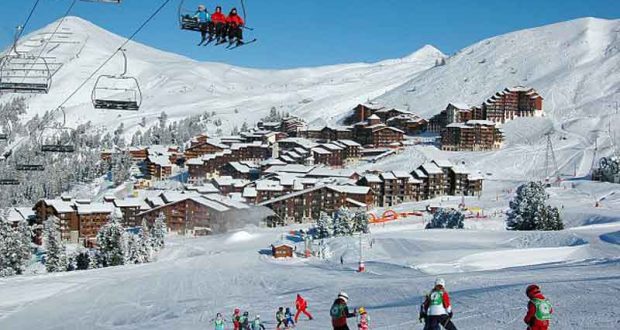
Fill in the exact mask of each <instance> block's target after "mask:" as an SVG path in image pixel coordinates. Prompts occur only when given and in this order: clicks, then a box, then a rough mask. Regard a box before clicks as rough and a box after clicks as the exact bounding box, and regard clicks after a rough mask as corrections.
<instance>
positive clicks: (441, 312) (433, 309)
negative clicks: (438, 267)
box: [423, 278, 456, 330]
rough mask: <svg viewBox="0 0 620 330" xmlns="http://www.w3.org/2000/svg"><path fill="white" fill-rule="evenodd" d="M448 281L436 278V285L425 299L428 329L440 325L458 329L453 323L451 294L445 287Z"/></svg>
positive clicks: (448, 328) (451, 329) (449, 329)
mask: <svg viewBox="0 0 620 330" xmlns="http://www.w3.org/2000/svg"><path fill="white" fill-rule="evenodd" d="M445 286H446V281H445V280H444V279H443V278H438V279H436V280H435V287H434V288H433V290H432V291H431V293H430V294H429V295H428V296H426V299H425V300H424V307H423V308H424V311H425V312H426V316H427V324H426V326H427V327H428V329H439V325H441V326H442V327H444V328H445V329H446V330H456V326H455V325H454V324H453V323H452V305H451V304H450V295H449V294H448V291H446V289H445Z"/></svg>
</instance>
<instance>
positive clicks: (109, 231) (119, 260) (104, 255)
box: [97, 216, 126, 267]
mask: <svg viewBox="0 0 620 330" xmlns="http://www.w3.org/2000/svg"><path fill="white" fill-rule="evenodd" d="M97 246H99V253H100V258H101V263H102V264H103V266H104V267H109V266H120V265H123V264H124V263H125V251H126V241H125V229H124V228H123V225H121V223H120V219H119V218H118V217H116V216H111V217H110V220H109V221H108V223H107V224H105V225H103V226H102V227H101V229H99V232H98V233H97Z"/></svg>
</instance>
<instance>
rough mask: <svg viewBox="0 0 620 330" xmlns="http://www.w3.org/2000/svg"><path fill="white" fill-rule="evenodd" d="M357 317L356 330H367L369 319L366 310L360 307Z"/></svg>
mask: <svg viewBox="0 0 620 330" xmlns="http://www.w3.org/2000/svg"><path fill="white" fill-rule="evenodd" d="M358 312H359V316H358V319H357V329H358V330H368V329H369V327H370V317H369V316H368V314H367V313H366V308H364V307H360V308H359V309H358Z"/></svg>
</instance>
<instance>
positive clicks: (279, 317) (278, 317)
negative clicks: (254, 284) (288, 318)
mask: <svg viewBox="0 0 620 330" xmlns="http://www.w3.org/2000/svg"><path fill="white" fill-rule="evenodd" d="M276 322H277V325H276V329H278V330H280V329H282V328H281V327H283V326H284V307H280V308H278V311H277V312H276Z"/></svg>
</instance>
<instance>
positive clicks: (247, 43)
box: [226, 39, 258, 50]
mask: <svg viewBox="0 0 620 330" xmlns="http://www.w3.org/2000/svg"><path fill="white" fill-rule="evenodd" d="M256 41H258V39H252V40H250V41H248V42H244V43H241V44H237V45H234V46H232V47H226V49H228V50H233V49H237V48H239V47H243V46H247V45H249V44H252V43H255V42H256Z"/></svg>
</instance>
